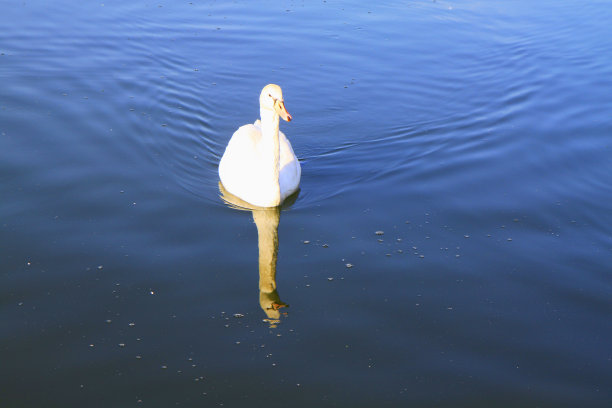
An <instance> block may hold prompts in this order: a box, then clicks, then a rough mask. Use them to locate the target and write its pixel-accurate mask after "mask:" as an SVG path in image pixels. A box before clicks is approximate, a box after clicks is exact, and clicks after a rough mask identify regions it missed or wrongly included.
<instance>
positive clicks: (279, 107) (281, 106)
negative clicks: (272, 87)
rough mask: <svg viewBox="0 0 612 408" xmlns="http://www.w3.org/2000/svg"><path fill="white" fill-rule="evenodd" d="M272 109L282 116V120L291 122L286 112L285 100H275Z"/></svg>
mask: <svg viewBox="0 0 612 408" xmlns="http://www.w3.org/2000/svg"><path fill="white" fill-rule="evenodd" d="M274 110H275V111H276V113H278V115H279V116H280V117H281V118H283V120H285V121H287V122H291V119H292V117H291V115H290V114H289V112H287V109H286V108H285V102H283V101H281V100H276V102H274Z"/></svg>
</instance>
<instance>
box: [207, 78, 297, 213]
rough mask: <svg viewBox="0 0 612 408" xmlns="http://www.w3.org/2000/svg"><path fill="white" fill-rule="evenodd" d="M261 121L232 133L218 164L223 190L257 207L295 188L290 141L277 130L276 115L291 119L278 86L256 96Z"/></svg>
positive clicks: (279, 200)
mask: <svg viewBox="0 0 612 408" xmlns="http://www.w3.org/2000/svg"><path fill="white" fill-rule="evenodd" d="M259 105H260V114H261V121H260V120H257V121H255V123H254V124H252V125H251V124H249V125H244V126H241V127H240V128H238V130H236V132H234V134H233V136H232V138H231V139H230V141H229V143H228V144H227V147H226V148H225V153H224V154H223V157H222V158H221V162H220V163H219V177H220V178H221V183H223V186H224V187H225V189H226V190H227V191H229V192H230V193H232V194H233V195H235V196H237V197H239V198H241V199H243V200H244V201H246V202H248V203H250V204H253V205H255V206H259V207H276V206H278V205H280V204H281V203H282V202H283V200H284V199H285V198H287V197H288V196H290V195H291V194H293V193H294V192H296V191H297V189H298V186H299V184H300V176H301V173H302V171H301V168H300V163H299V162H298V159H297V157H295V153H294V152H293V148H292V147H291V143H289V140H288V139H287V137H285V135H284V134H283V132H281V131H279V130H278V124H279V116H280V117H282V118H283V119H284V120H286V121H288V122H289V121H291V115H290V114H289V112H287V110H286V109H285V104H284V101H283V93H282V91H281V89H280V87H279V86H278V85H274V84H270V85H267V86H266V87H265V88H264V89H263V90H262V91H261V95H260V96H259Z"/></svg>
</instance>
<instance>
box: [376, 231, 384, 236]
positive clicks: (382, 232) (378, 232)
mask: <svg viewBox="0 0 612 408" xmlns="http://www.w3.org/2000/svg"><path fill="white" fill-rule="evenodd" d="M375 234H376V235H385V231H376V232H375Z"/></svg>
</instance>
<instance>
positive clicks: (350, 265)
mask: <svg viewBox="0 0 612 408" xmlns="http://www.w3.org/2000/svg"><path fill="white" fill-rule="evenodd" d="M345 266H346V267H347V268H352V267H353V264H351V263H347V264H346V265H345Z"/></svg>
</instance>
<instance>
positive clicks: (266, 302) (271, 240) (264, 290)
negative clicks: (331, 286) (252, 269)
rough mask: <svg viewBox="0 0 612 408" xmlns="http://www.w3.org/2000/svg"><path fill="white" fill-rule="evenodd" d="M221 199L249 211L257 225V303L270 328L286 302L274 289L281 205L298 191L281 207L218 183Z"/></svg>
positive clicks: (273, 325) (277, 319)
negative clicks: (249, 199)
mask: <svg viewBox="0 0 612 408" xmlns="http://www.w3.org/2000/svg"><path fill="white" fill-rule="evenodd" d="M219 190H220V191H221V199H222V200H223V201H225V203H226V204H227V205H228V206H229V207H230V208H234V209H237V210H242V211H251V212H252V213H253V221H254V222H255V225H256V226H257V245H258V247H259V305H260V306H261V308H262V310H263V311H264V312H265V313H266V316H267V319H266V321H267V322H269V323H270V325H271V327H276V325H277V324H278V323H279V322H280V317H281V309H282V308H284V307H288V306H289V305H288V304H286V303H285V302H283V301H282V300H281V298H280V295H279V294H278V290H277V289H276V260H277V258H278V224H279V221H280V212H281V208H286V207H287V206H290V205H291V204H293V203H294V202H295V200H296V198H297V196H298V194H299V192H296V193H294V194H293V195H292V196H290V197H288V198H287V199H286V200H285V202H284V203H283V205H282V207H255V206H253V205H251V204H249V203H247V202H246V201H244V200H241V199H240V198H238V197H236V196H235V195H233V194H231V193H230V192H228V191H227V190H226V189H225V188H224V187H223V184H222V183H221V182H219Z"/></svg>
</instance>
